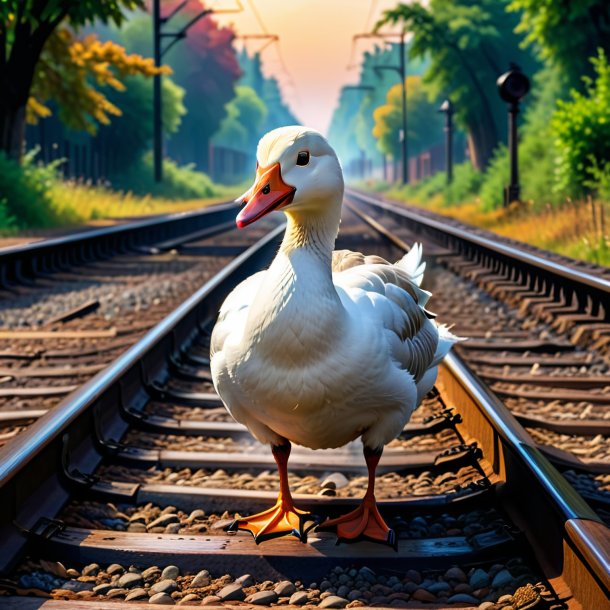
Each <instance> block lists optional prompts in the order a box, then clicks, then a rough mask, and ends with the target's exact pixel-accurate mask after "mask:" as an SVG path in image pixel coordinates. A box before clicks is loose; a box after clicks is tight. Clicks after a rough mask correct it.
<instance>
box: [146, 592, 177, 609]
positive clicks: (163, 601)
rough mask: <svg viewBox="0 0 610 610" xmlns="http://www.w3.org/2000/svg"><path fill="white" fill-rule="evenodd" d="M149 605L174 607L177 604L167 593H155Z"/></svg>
mask: <svg viewBox="0 0 610 610" xmlns="http://www.w3.org/2000/svg"><path fill="white" fill-rule="evenodd" d="M148 603H149V604H159V605H163V606H174V605H175V604H176V602H175V601H174V600H173V599H172V598H171V597H170V596H169V595H168V594H167V593H155V594H154V595H153V596H152V597H151V598H150V599H149V600H148Z"/></svg>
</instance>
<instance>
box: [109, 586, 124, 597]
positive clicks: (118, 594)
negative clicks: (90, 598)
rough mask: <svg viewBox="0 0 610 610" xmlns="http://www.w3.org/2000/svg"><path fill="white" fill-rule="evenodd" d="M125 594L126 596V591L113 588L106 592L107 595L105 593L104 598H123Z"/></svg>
mask: <svg viewBox="0 0 610 610" xmlns="http://www.w3.org/2000/svg"><path fill="white" fill-rule="evenodd" d="M126 594H127V589H123V588H115V589H110V591H108V593H106V597H108V598H113V597H123V596H124V595H126Z"/></svg>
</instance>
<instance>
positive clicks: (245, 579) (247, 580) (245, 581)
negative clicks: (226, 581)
mask: <svg viewBox="0 0 610 610" xmlns="http://www.w3.org/2000/svg"><path fill="white" fill-rule="evenodd" d="M235 582H236V583H237V584H238V585H240V586H242V587H251V586H252V585H253V584H254V578H252V576H251V575H250V574H244V575H243V576H240V577H239V578H236V579H235Z"/></svg>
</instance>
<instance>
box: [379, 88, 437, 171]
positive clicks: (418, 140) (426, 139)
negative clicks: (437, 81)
mask: <svg viewBox="0 0 610 610" xmlns="http://www.w3.org/2000/svg"><path fill="white" fill-rule="evenodd" d="M405 81H406V87H407V92H408V98H409V101H408V104H409V105H408V122H407V134H408V135H407V142H408V146H409V149H408V150H409V155H411V156H414V155H419V154H420V153H422V152H424V151H425V150H427V149H428V148H430V146H433V145H434V144H436V143H438V142H439V141H441V140H442V138H443V118H442V116H441V115H440V113H439V112H438V107H439V103H438V100H431V99H430V96H429V92H428V90H427V88H426V86H425V85H424V84H423V83H422V80H421V77H419V76H408V77H407V78H406V79H405ZM373 116H374V119H375V126H374V127H373V135H374V136H375V138H377V147H378V148H379V150H381V152H383V153H384V154H386V155H389V156H391V157H392V159H399V158H400V151H401V143H400V131H401V129H402V86H401V85H400V84H398V85H394V86H393V87H392V88H391V89H390V90H389V91H388V94H387V98H386V103H385V104H384V105H383V106H379V108H377V109H375V111H374V113H373Z"/></svg>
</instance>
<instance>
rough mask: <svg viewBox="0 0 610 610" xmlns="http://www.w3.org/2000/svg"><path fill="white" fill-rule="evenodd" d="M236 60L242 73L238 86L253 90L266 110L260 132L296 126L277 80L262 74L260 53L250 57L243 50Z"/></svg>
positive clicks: (296, 122) (295, 120)
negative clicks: (285, 126)
mask: <svg viewBox="0 0 610 610" xmlns="http://www.w3.org/2000/svg"><path fill="white" fill-rule="evenodd" d="M238 59H239V67H240V68H241V71H242V75H241V77H240V79H239V84H240V85H244V86H246V87H250V88H251V89H253V90H254V92H255V93H256V95H257V96H258V97H259V98H260V99H261V100H262V101H263V103H264V104H265V106H266V108H267V116H266V119H265V122H264V124H263V126H262V128H261V131H262V132H267V131H271V130H272V129H275V128H276V127H282V126H284V125H297V124H298V123H299V121H298V119H297V118H296V117H295V116H294V114H293V113H292V110H291V109H290V108H289V106H288V105H287V104H286V103H285V102H284V100H283V97H282V92H281V91H280V86H279V84H278V82H277V79H275V78H273V77H266V76H265V75H264V74H263V71H262V68H261V57H260V53H254V54H253V55H252V56H250V55H248V52H247V50H246V49H245V48H244V49H243V50H242V52H241V53H240V54H239V56H238Z"/></svg>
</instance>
